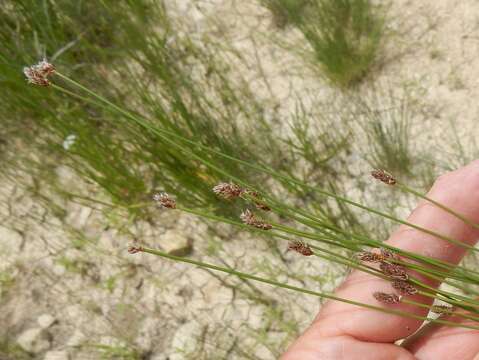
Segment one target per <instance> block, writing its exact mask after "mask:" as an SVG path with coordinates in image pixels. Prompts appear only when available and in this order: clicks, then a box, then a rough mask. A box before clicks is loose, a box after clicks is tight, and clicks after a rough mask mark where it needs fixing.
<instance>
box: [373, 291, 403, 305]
mask: <svg viewBox="0 0 479 360" xmlns="http://www.w3.org/2000/svg"><path fill="white" fill-rule="evenodd" d="M373 296H374V298H375V299H376V300H377V301H379V302H382V303H384V304H397V303H399V302H400V301H401V297H399V296H398V295H396V294H387V293H384V292H380V291H377V292H375V293H373Z"/></svg>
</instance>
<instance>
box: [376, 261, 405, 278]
mask: <svg viewBox="0 0 479 360" xmlns="http://www.w3.org/2000/svg"><path fill="white" fill-rule="evenodd" d="M379 268H380V269H381V271H382V272H383V274H384V275H386V276H388V277H390V278H391V279H395V280H403V281H406V280H407V279H408V278H409V276H408V274H407V273H406V268H405V267H404V266H401V265H398V264H390V263H388V262H385V261H382V262H381V264H380V265H379Z"/></svg>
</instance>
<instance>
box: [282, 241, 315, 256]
mask: <svg viewBox="0 0 479 360" xmlns="http://www.w3.org/2000/svg"><path fill="white" fill-rule="evenodd" d="M288 249H289V250H293V251H296V252H297V253H300V254H301V255H304V256H311V255H313V254H314V253H313V250H311V248H310V247H309V245H307V244H305V243H303V242H301V241H293V242H291V243H290V244H289V246H288Z"/></svg>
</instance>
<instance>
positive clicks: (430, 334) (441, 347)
mask: <svg viewBox="0 0 479 360" xmlns="http://www.w3.org/2000/svg"><path fill="white" fill-rule="evenodd" d="M458 312H459V311H458ZM458 312H456V315H451V316H445V317H441V319H443V320H447V321H453V322H457V323H459V324H464V325H477V322H475V321H473V320H467V319H464V318H463V317H459V316H457V313H458ZM460 312H464V311H462V310H460ZM401 346H402V347H404V348H406V349H408V350H409V351H410V352H411V353H413V354H414V356H415V357H416V358H417V359H421V360H429V359H430V360H442V359H444V360H446V359H464V360H470V359H474V358H475V357H476V356H477V355H478V354H479V330H474V329H465V328H459V327H457V328H454V327H447V326H443V325H441V324H438V323H430V324H428V325H427V326H424V327H423V328H421V330H419V331H418V332H417V333H416V334H414V335H413V336H412V337H411V338H410V339H407V340H406V341H405V342H404V343H403V344H401Z"/></svg>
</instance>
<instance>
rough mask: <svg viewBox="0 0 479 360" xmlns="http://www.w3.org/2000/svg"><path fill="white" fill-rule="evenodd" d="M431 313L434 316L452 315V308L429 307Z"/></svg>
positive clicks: (442, 306) (443, 306)
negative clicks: (434, 314)
mask: <svg viewBox="0 0 479 360" xmlns="http://www.w3.org/2000/svg"><path fill="white" fill-rule="evenodd" d="M431 311H432V312H433V313H436V314H452V313H453V312H454V307H453V306H448V305H433V306H431Z"/></svg>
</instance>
